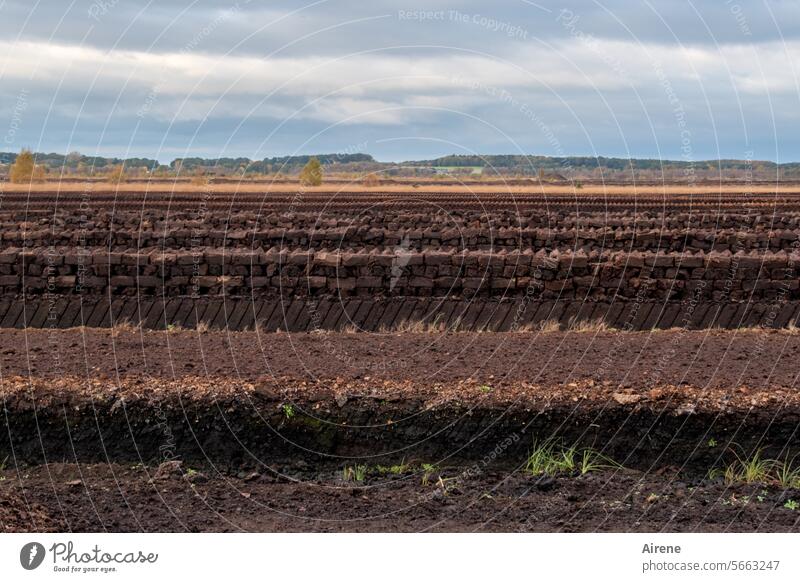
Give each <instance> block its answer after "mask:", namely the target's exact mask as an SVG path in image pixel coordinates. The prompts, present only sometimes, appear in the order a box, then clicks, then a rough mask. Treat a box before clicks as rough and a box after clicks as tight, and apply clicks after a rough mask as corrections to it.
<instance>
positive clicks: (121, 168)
mask: <svg viewBox="0 0 800 582" xmlns="http://www.w3.org/2000/svg"><path fill="white" fill-rule="evenodd" d="M108 181H109V182H111V183H112V184H119V183H120V182H124V181H125V164H118V165H116V166H112V167H111V169H110V170H109V172H108Z"/></svg>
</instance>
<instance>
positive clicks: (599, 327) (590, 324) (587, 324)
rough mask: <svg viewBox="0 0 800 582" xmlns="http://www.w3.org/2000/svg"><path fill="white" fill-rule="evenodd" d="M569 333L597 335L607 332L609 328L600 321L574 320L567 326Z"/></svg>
mask: <svg viewBox="0 0 800 582" xmlns="http://www.w3.org/2000/svg"><path fill="white" fill-rule="evenodd" d="M567 327H568V329H569V331H574V332H577V333H598V332H601V331H609V330H610V329H611V328H610V327H609V325H608V324H607V323H606V322H605V321H603V320H602V319H584V320H582V321H576V320H575V319H574V318H573V319H571V320H570V322H569V325H568V326H567Z"/></svg>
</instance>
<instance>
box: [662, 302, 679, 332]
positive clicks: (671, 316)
mask: <svg viewBox="0 0 800 582" xmlns="http://www.w3.org/2000/svg"><path fill="white" fill-rule="evenodd" d="M680 312H681V305H680V303H669V304H668V305H666V306H665V307H664V310H663V311H662V313H661V317H659V319H658V323H656V328H657V329H670V328H672V327H673V326H674V325H675V320H677V319H678V314H680Z"/></svg>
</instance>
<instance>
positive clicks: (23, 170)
mask: <svg viewBox="0 0 800 582" xmlns="http://www.w3.org/2000/svg"><path fill="white" fill-rule="evenodd" d="M8 177H9V178H10V179H11V181H12V182H17V183H21V182H34V181H38V180H42V179H44V168H42V167H41V166H37V165H36V159H35V158H34V157H33V152H32V151H31V150H28V149H25V148H23V149H22V151H21V152H20V153H19V155H18V156H17V159H16V160H14V163H13V164H12V165H11V169H10V170H9V176H8Z"/></svg>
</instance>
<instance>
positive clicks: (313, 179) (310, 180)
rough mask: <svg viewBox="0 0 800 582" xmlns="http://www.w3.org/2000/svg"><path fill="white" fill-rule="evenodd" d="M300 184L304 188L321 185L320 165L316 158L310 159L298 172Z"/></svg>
mask: <svg viewBox="0 0 800 582" xmlns="http://www.w3.org/2000/svg"><path fill="white" fill-rule="evenodd" d="M300 183H301V184H303V185H304V186H319V185H320V184H322V164H320V163H319V160H318V159H317V158H311V159H310V160H308V163H307V164H306V165H305V166H304V167H303V169H302V170H301V171H300Z"/></svg>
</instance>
